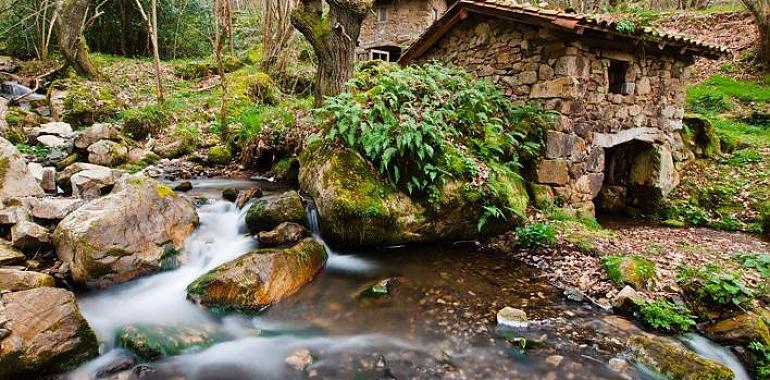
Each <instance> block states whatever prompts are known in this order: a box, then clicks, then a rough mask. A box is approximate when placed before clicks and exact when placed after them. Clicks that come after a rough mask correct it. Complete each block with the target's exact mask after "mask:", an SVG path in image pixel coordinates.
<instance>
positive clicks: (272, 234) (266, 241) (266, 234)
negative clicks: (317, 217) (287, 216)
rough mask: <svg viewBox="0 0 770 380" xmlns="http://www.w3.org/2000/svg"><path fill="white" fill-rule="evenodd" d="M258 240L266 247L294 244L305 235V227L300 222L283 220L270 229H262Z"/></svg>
mask: <svg viewBox="0 0 770 380" xmlns="http://www.w3.org/2000/svg"><path fill="white" fill-rule="evenodd" d="M258 236H259V242H260V243H262V244H263V245H265V246H268V247H277V246H281V245H288V244H296V243H298V242H299V241H300V240H302V239H303V238H305V237H307V236H308V234H307V229H306V228H305V227H303V226H302V225H300V224H297V223H293V222H284V223H281V224H279V225H278V227H275V228H274V229H273V230H272V231H263V232H260V233H259V235H258Z"/></svg>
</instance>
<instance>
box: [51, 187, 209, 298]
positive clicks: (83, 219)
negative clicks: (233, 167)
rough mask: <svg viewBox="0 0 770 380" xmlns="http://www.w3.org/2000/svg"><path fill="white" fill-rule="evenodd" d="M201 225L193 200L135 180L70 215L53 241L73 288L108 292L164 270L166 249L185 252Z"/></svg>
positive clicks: (59, 228) (55, 232)
mask: <svg viewBox="0 0 770 380" xmlns="http://www.w3.org/2000/svg"><path fill="white" fill-rule="evenodd" d="M197 224H198V215H197V213H196V211H195V206H194V205H193V204H192V202H191V201H190V200H189V199H187V198H186V197H184V196H182V195H179V194H177V193H175V192H174V191H173V190H171V188H169V187H167V186H165V185H163V184H161V183H159V182H157V181H155V180H152V179H149V178H146V177H142V176H133V177H129V178H127V179H124V180H122V181H120V182H118V183H117V184H116V185H115V189H114V190H113V191H112V193H110V195H107V196H105V197H102V198H98V199H95V200H93V201H91V202H89V203H87V204H85V205H83V206H82V207H80V208H78V209H77V210H75V211H74V212H72V213H70V214H69V215H67V217H65V218H64V220H62V221H61V223H59V225H58V226H57V228H56V230H55V231H54V237H53V240H54V245H55V247H56V254H57V256H58V257H59V259H60V260H61V261H62V262H64V263H66V264H68V265H69V267H70V270H71V273H72V278H73V280H75V282H77V283H80V284H84V285H87V286H95V287H105V286H108V285H110V284H112V283H118V282H124V281H128V280H131V279H133V278H135V277H138V276H141V275H145V274H148V273H152V272H156V271H160V270H162V269H163V263H164V261H166V260H167V257H166V256H167V253H166V252H168V251H169V248H168V246H169V245H171V246H173V247H181V246H182V245H183V243H184V240H185V239H186V238H187V236H188V235H189V234H190V233H191V232H192V231H193V229H194V228H195V226H196V225H197Z"/></svg>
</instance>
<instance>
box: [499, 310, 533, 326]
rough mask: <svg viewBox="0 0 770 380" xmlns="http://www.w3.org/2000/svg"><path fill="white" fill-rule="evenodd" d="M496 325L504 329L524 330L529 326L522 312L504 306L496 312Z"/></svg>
mask: <svg viewBox="0 0 770 380" xmlns="http://www.w3.org/2000/svg"><path fill="white" fill-rule="evenodd" d="M497 324H498V325H502V326H506V327H513V328H524V327H527V326H528V325H529V321H528V320H527V313H526V312H524V310H521V309H515V308H512V307H508V306H506V307H504V308H502V309H501V310H500V311H498V312H497Z"/></svg>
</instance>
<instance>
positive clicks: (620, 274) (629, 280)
mask: <svg viewBox="0 0 770 380" xmlns="http://www.w3.org/2000/svg"><path fill="white" fill-rule="evenodd" d="M602 260H603V262H604V269H605V270H606V271H607V277H609V279H610V280H611V281H612V282H614V283H615V284H616V285H620V286H622V285H631V286H633V287H634V289H638V290H642V289H652V288H653V287H654V286H655V281H656V279H657V266H656V265H655V262H653V261H652V260H649V259H646V258H644V257H641V256H605V257H604V258H603V259H602Z"/></svg>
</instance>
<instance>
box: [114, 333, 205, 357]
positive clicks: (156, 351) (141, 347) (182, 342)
mask: <svg viewBox="0 0 770 380" xmlns="http://www.w3.org/2000/svg"><path fill="white" fill-rule="evenodd" d="M115 340H116V342H117V345H118V346H120V347H123V348H126V349H128V350H131V351H132V352H133V353H135V354H136V355H137V356H139V357H140V358H142V359H144V360H158V359H160V358H162V357H167V356H174V355H179V354H182V353H188V352H192V351H196V350H202V349H205V348H207V347H209V346H211V345H212V344H213V343H214V339H213V338H212V336H211V333H210V332H209V331H206V330H205V329H201V328H192V327H170V326H150V325H132V326H126V327H124V328H122V329H120V331H118V333H117V334H116V339H115Z"/></svg>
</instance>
